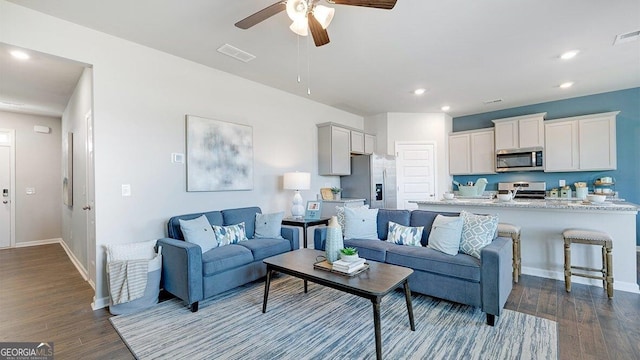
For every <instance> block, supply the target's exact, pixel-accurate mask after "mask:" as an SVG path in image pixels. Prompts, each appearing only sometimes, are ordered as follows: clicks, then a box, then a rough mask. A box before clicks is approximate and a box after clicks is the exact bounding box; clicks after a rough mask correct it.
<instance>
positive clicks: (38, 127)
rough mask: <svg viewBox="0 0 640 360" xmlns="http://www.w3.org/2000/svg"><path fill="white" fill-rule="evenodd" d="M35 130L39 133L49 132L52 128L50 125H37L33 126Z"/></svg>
mask: <svg viewBox="0 0 640 360" xmlns="http://www.w3.org/2000/svg"><path fill="white" fill-rule="evenodd" d="M33 131H35V132H37V133H42V134H48V133H49V132H50V131H51V128H50V127H48V126H42V125H35V126H34V127H33Z"/></svg>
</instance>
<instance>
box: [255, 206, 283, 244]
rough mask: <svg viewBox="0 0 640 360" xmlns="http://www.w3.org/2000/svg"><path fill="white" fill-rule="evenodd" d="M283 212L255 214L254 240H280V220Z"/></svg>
mask: <svg viewBox="0 0 640 360" xmlns="http://www.w3.org/2000/svg"><path fill="white" fill-rule="evenodd" d="M283 217H284V211H281V212H278V213H273V214H260V213H256V230H255V235H254V238H256V239H259V238H268V239H282V235H281V234H280V231H281V229H282V218H283Z"/></svg>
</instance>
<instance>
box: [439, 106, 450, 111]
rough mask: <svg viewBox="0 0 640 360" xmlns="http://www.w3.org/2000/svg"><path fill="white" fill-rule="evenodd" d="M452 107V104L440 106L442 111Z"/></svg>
mask: <svg viewBox="0 0 640 360" xmlns="http://www.w3.org/2000/svg"><path fill="white" fill-rule="evenodd" d="M450 109H451V106H449V105H445V106H443V107H441V108H440V110H442V111H449V110H450Z"/></svg>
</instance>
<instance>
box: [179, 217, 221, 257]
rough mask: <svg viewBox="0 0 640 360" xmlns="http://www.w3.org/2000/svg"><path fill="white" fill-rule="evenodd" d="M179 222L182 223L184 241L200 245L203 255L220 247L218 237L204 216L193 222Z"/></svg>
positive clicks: (180, 220)
mask: <svg viewBox="0 0 640 360" xmlns="http://www.w3.org/2000/svg"><path fill="white" fill-rule="evenodd" d="M178 222H179V223H180V230H182V235H184V240H185V241H186V242H190V243H193V244H196V245H200V248H201V249H202V252H203V253H205V252H207V251H209V250H211V249H213V248H215V247H218V242H217V241H216V235H215V234H214V231H213V229H212V228H211V224H209V220H208V219H207V217H206V216H204V215H202V216H200V217H198V218H195V219H193V220H182V219H178Z"/></svg>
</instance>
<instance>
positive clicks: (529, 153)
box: [496, 148, 544, 172]
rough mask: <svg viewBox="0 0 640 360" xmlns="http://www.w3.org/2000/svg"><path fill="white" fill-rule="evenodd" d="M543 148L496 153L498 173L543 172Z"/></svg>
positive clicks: (499, 151)
mask: <svg viewBox="0 0 640 360" xmlns="http://www.w3.org/2000/svg"><path fill="white" fill-rule="evenodd" d="M542 161H543V156H542V148H527V149H517V150H498V151H497V152H496V172H507V171H542V170H544V164H543V163H542Z"/></svg>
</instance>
